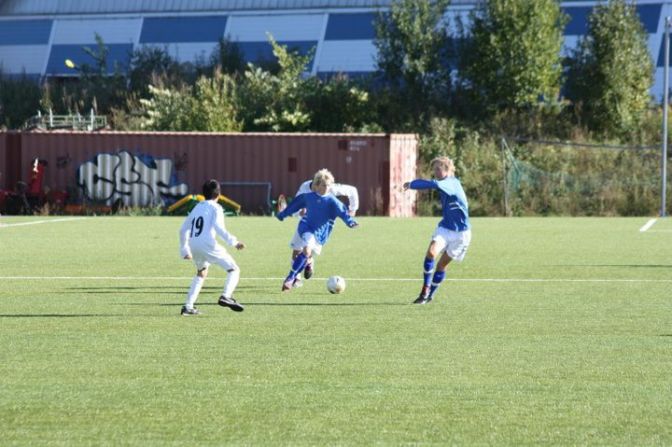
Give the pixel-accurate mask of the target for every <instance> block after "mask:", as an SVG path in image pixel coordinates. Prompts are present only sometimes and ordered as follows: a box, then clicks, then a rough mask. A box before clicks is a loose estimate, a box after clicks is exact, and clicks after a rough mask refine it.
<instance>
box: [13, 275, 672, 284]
mask: <svg viewBox="0 0 672 447" xmlns="http://www.w3.org/2000/svg"><path fill="white" fill-rule="evenodd" d="M75 279H78V280H81V279H84V280H146V281H166V280H175V281H188V280H190V279H192V277H191V276H0V280H47V281H50V280H75ZM217 279H223V278H217ZM240 279H241V280H243V281H282V280H284V279H285V278H284V277H277V278H269V277H265V278H254V277H249V278H245V277H243V278H240ZM315 279H316V280H318V281H326V279H327V278H315ZM346 279H347V280H348V281H363V282H367V281H368V282H383V281H385V282H417V281H422V278H346ZM445 280H446V281H451V282H530V283H534V282H569V283H587V282H605V283H606V282H625V283H637V282H644V283H647V282H648V283H672V279H646V278H642V279H636V278H635V279H624V278H593V279H559V278H446V279H445Z"/></svg>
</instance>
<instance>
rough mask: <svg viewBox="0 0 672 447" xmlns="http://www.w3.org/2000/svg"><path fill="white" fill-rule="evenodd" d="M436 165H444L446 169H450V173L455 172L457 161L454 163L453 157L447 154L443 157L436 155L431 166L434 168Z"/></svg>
mask: <svg viewBox="0 0 672 447" xmlns="http://www.w3.org/2000/svg"><path fill="white" fill-rule="evenodd" d="M435 165H439V166H441V167H443V169H444V170H446V171H448V175H453V174H455V163H453V160H452V159H451V158H449V157H446V156H445V155H444V156H441V157H436V158H435V159H434V160H432V161H431V162H430V163H429V166H431V167H432V168H433V167H434V166H435Z"/></svg>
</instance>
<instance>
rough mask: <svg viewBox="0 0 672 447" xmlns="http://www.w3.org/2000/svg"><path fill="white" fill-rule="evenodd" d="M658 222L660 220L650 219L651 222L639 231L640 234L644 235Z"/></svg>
mask: <svg viewBox="0 0 672 447" xmlns="http://www.w3.org/2000/svg"><path fill="white" fill-rule="evenodd" d="M657 220H658V219H657V218H654V219H649V221H648V222H647V223H645V224H644V226H643V227H642V228H640V229H639V232H640V233H644V232H645V231H646V230H648V229H649V228H651V227H652V226H653V224H655V223H656V221H657Z"/></svg>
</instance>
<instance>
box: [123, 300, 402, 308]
mask: <svg viewBox="0 0 672 447" xmlns="http://www.w3.org/2000/svg"><path fill="white" fill-rule="evenodd" d="M183 304H184V302H179V303H115V305H117V306H170V307H176V306H177V307H179V306H182V305H183ZM241 304H242V305H243V306H245V307H254V306H327V307H329V306H406V305H408V303H391V302H384V303H358V302H350V303H347V302H339V303H315V302H291V303H290V302H278V303H268V302H254V301H251V302H244V303H241ZM196 306H197V307H203V306H219V304H217V302H201V301H200V300H199V302H198V303H196Z"/></svg>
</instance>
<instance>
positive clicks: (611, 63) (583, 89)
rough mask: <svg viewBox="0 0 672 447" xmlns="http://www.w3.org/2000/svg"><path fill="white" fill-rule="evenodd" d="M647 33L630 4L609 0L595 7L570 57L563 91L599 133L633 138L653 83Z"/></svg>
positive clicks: (576, 110) (628, 138)
mask: <svg viewBox="0 0 672 447" xmlns="http://www.w3.org/2000/svg"><path fill="white" fill-rule="evenodd" d="M647 37H648V36H647V34H646V31H645V30H644V27H643V26H642V24H641V22H640V21H639V18H638V16H637V12H636V10H635V6H634V5H633V4H626V2H625V1H624V0H610V1H609V3H607V4H602V5H598V6H596V7H595V9H594V10H593V12H592V13H591V15H590V16H589V18H588V32H587V34H586V36H585V37H584V38H583V39H582V40H581V41H580V42H579V45H578V47H577V49H576V50H575V51H574V52H573V54H572V56H571V58H570V61H569V64H568V66H569V68H568V72H567V73H568V75H567V76H568V79H567V91H568V95H569V97H570V98H571V99H572V100H573V102H574V108H575V114H576V116H577V117H579V118H580V119H581V120H582V122H583V123H584V124H585V125H586V126H587V127H588V128H589V129H590V130H592V131H594V132H596V133H598V134H600V135H601V136H603V137H610V136H611V137H617V138H619V139H622V140H623V141H633V140H636V139H637V134H638V129H639V127H640V124H641V121H642V120H643V119H644V116H645V113H644V112H645V111H646V109H647V107H648V105H649V102H650V96H649V90H650V88H651V85H652V83H653V62H652V60H651V56H650V54H649V51H648V48H647Z"/></svg>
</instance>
